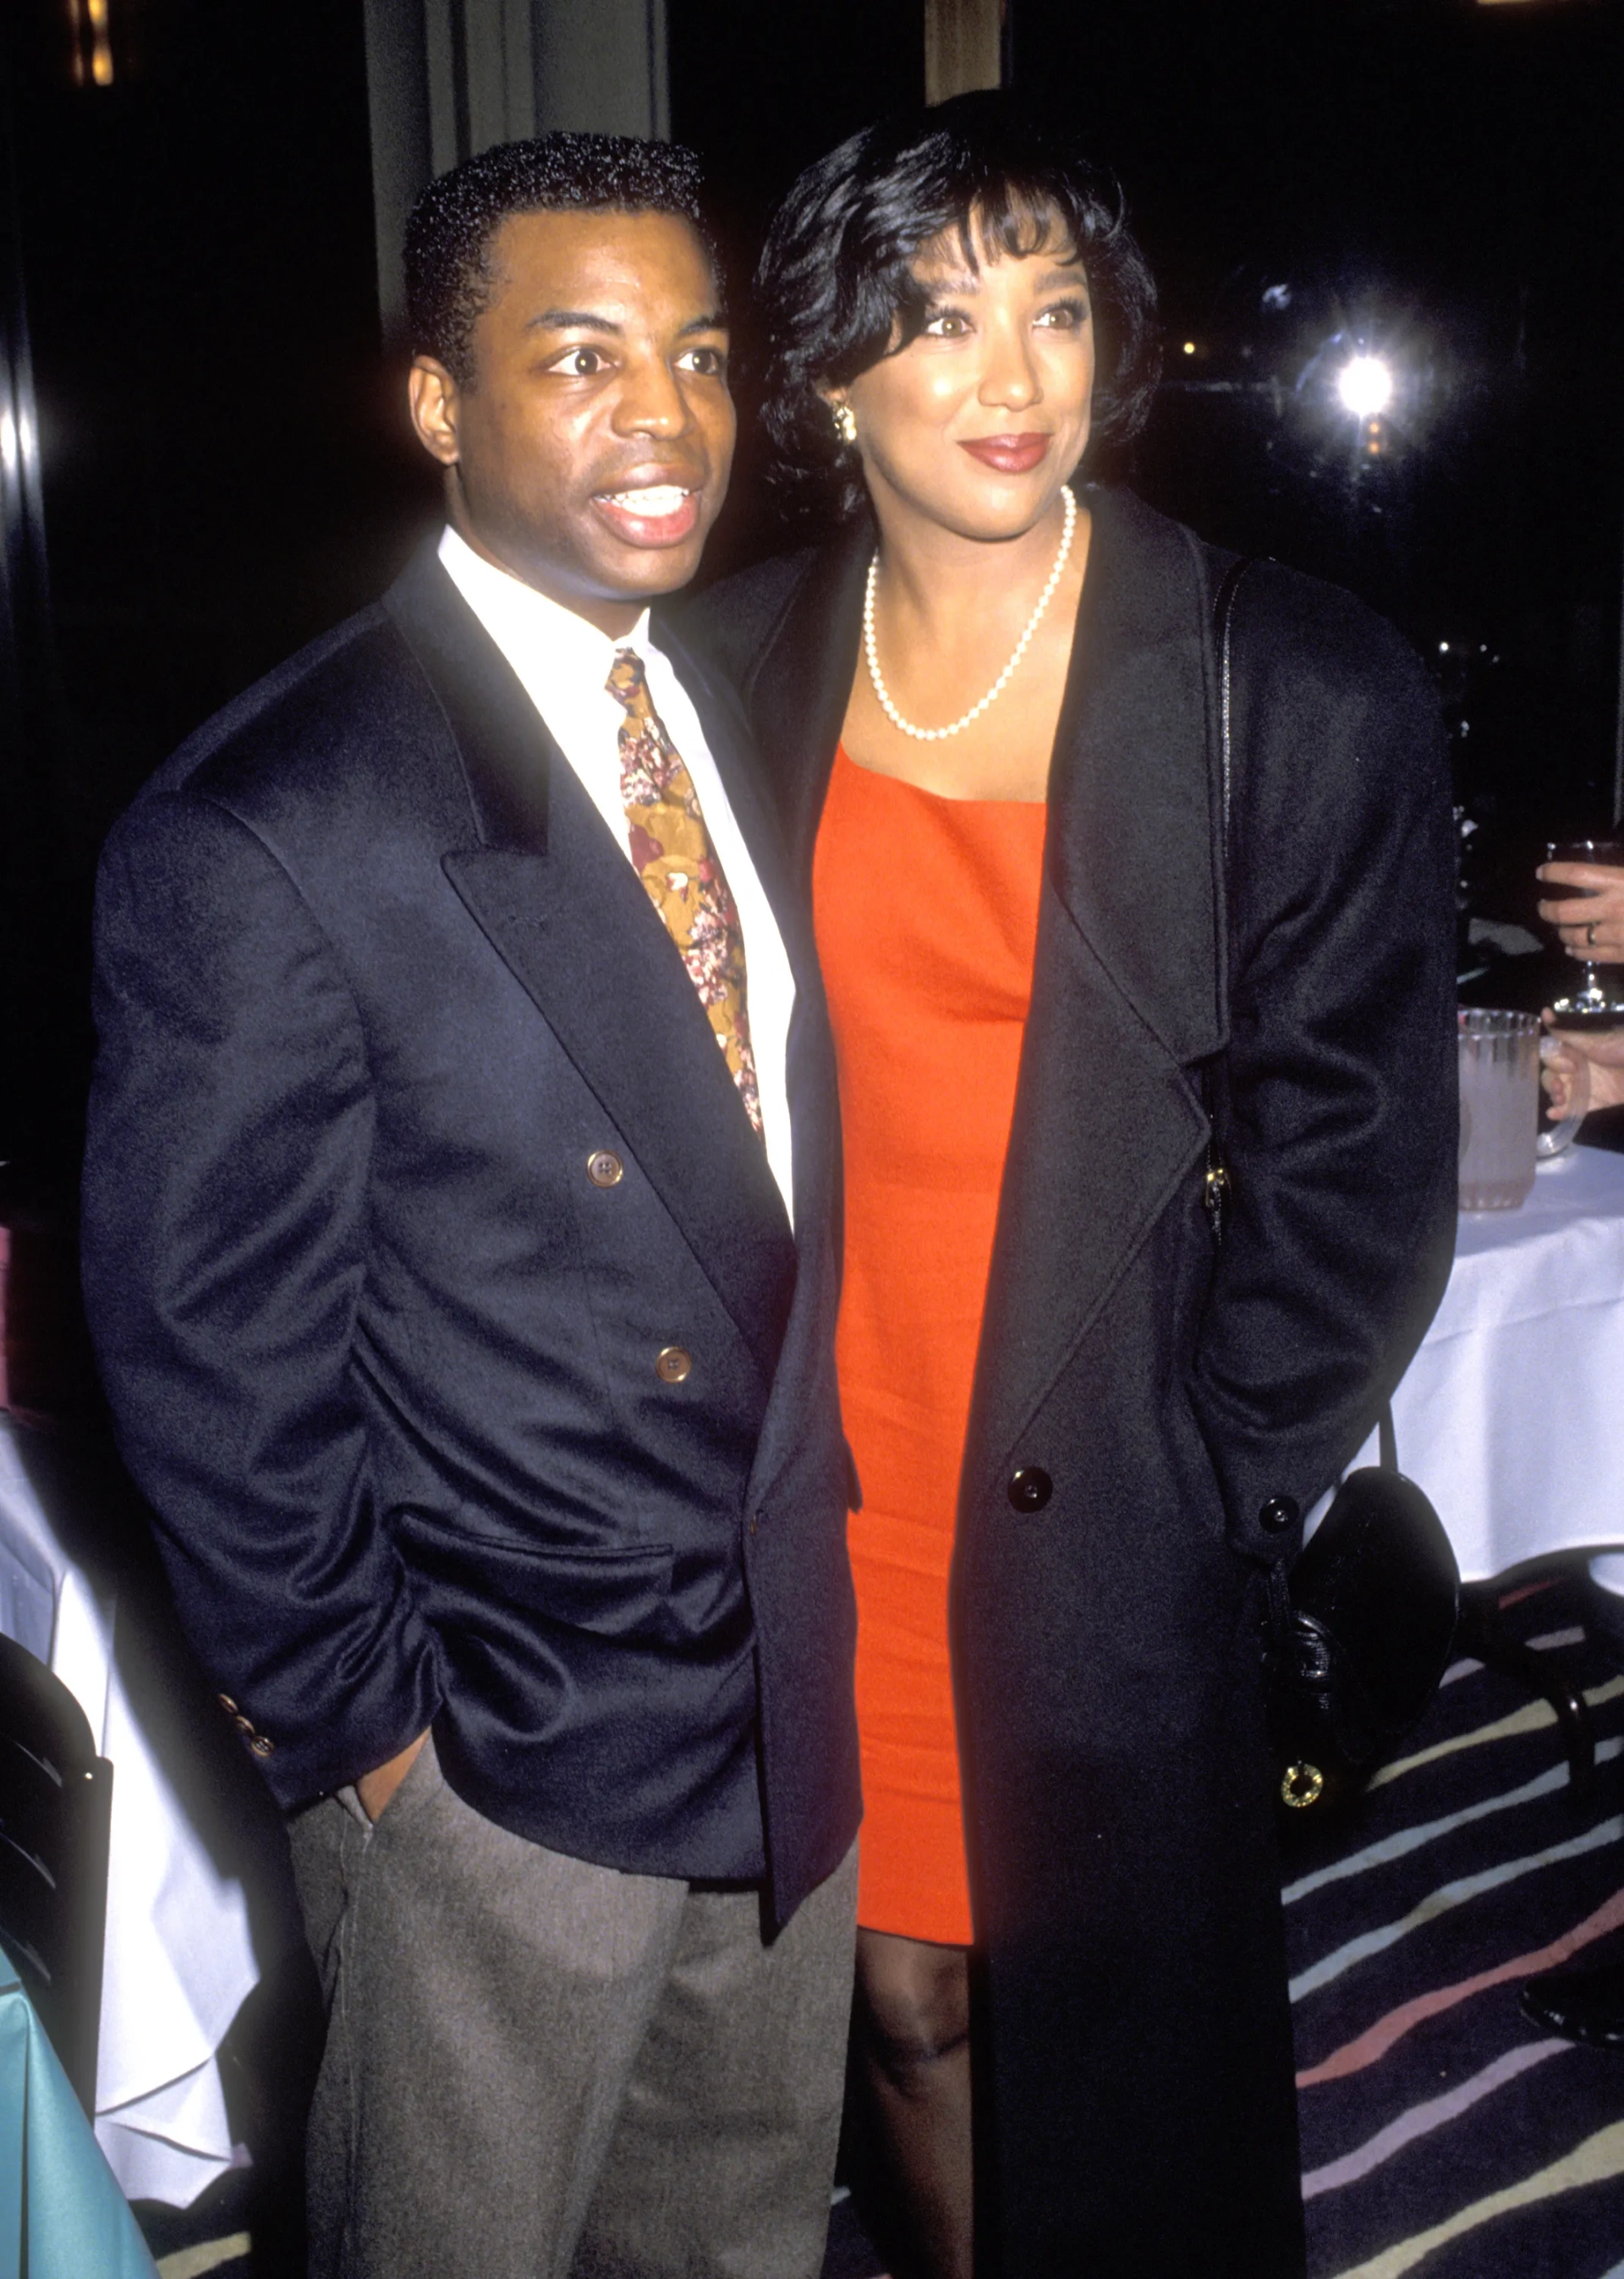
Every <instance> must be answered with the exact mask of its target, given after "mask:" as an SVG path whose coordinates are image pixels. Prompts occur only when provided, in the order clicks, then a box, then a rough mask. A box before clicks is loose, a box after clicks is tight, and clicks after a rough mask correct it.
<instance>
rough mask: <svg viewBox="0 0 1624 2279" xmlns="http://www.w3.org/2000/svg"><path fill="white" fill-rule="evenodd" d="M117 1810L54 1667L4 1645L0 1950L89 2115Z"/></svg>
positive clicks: (0, 1665)
mask: <svg viewBox="0 0 1624 2279" xmlns="http://www.w3.org/2000/svg"><path fill="white" fill-rule="evenodd" d="M111 1806H112V1767H111V1764H109V1762H108V1761H107V1760H106V1758H105V1757H98V1756H97V1754H96V1743H95V1740H94V1739H93V1738H92V1736H91V1732H90V1727H89V1724H88V1722H87V1720H86V1717H85V1713H84V1711H83V1710H82V1709H81V1708H80V1706H79V1704H78V1702H77V1701H75V1700H74V1699H73V1695H72V1694H71V1693H70V1692H68V1690H67V1687H66V1686H65V1685H64V1684H63V1683H62V1681H61V1680H60V1678H57V1677H53V1676H52V1675H51V1673H50V1670H49V1669H46V1667H45V1665H44V1663H43V1662H42V1661H38V1660H36V1658H35V1657H34V1655H33V1654H29V1653H28V1652H27V1649H26V1648H25V1647H23V1646H19V1645H18V1644H17V1643H16V1642H15V1640H14V1639H11V1638H0V1947H4V1950H5V1953H6V1955H7V1957H8V1959H9V1960H10V1961H11V1964H12V1965H13V1967H14V1968H15V1969H16V1971H17V1974H18V1976H19V1977H20V1979H21V1980H22V1983H23V1985H24V1988H25V1989H26V1991H27V1995H28V1998H29V1999H30V2000H31V2001H32V2003H33V2004H34V2009H35V2010H36V2011H37V2013H38V2014H39V2020H40V2023H41V2024H42V2026H43V2027H44V2029H45V2031H46V2033H47V2034H48V2035H49V2036H50V2042H51V2046H52V2047H53V2049H54V2050H55V2051H56V2053H57V2057H58V2058H59V2059H60V2060H61V2061H62V2069H63V2071H64V2073H65V2074H66V2076H67V2077H68V2079H69V2081H70V2082H71V2083H73V2090H74V2093H75V2095H76V2096H77V2097H78V2099H79V2101H80V2104H81V2105H82V2106H84V2108H85V2111H86V2112H87V2113H88V2114H94V2112H95V2109H96V2032H97V2028H98V2026H99V2024H100V2021H101V2011H102V1950H103V1944H104V1942H105V1938H106V1931H107V1839H108V1833H109V1828H110V1823H111Z"/></svg>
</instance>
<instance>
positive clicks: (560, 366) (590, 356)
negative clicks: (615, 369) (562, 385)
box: [552, 348, 603, 380]
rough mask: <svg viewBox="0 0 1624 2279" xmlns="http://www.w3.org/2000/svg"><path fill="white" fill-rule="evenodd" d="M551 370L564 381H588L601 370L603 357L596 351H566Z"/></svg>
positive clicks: (582, 349)
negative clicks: (560, 375) (557, 373)
mask: <svg viewBox="0 0 1624 2279" xmlns="http://www.w3.org/2000/svg"><path fill="white" fill-rule="evenodd" d="M552 368H553V370H554V371H555V372H562V373H563V376H564V378H565V379H566V380H590V379H591V378H592V377H593V375H594V373H595V372H601V371H602V370H603V357H602V355H601V352H600V351H599V350H598V349H586V348H581V349H565V350H564V352H563V355H562V356H561V357H559V358H558V359H557V360H556V362H555V364H554V365H553V367H552Z"/></svg>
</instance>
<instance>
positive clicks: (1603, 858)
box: [1539, 839, 1624, 1029]
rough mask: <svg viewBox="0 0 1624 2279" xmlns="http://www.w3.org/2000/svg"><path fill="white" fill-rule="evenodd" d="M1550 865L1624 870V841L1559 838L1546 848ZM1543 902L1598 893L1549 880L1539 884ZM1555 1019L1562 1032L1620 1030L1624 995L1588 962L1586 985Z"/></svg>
mask: <svg viewBox="0 0 1624 2279" xmlns="http://www.w3.org/2000/svg"><path fill="white" fill-rule="evenodd" d="M1545 860H1546V862H1547V863H1604V864H1605V865H1606V866H1607V867H1608V868H1609V869H1621V868H1624V840H1617V839H1558V840H1551V842H1550V843H1549V844H1548V845H1547V847H1546V848H1545ZM1539 889H1540V896H1541V899H1542V900H1543V901H1544V902H1577V901H1580V900H1582V898H1584V897H1585V896H1587V895H1590V894H1594V893H1595V891H1596V889H1595V888H1594V887H1591V886H1557V885H1556V884H1555V883H1554V882H1553V881H1551V879H1541V880H1540V881H1539ZM1551 1017H1552V1019H1553V1020H1554V1022H1555V1024H1556V1026H1557V1027H1558V1028H1559V1029H1616V1028H1617V1027H1618V1026H1619V1024H1620V1022H1624V994H1620V991H1619V989H1618V988H1616V987H1614V988H1608V987H1607V986H1605V983H1604V982H1603V980H1602V978H1601V968H1600V966H1599V965H1598V964H1597V963H1593V962H1592V961H1590V960H1589V959H1587V960H1586V961H1585V964H1584V986H1583V987H1582V988H1581V989H1576V990H1574V991H1573V992H1572V993H1571V994H1569V995H1567V996H1566V997H1559V998H1558V999H1557V1001H1556V1002H1555V1004H1554V1005H1552V1007H1551Z"/></svg>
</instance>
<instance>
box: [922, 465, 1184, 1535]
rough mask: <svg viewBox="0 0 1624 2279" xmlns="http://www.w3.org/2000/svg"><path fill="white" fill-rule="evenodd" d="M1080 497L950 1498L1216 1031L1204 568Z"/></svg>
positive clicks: (1012, 1433)
mask: <svg viewBox="0 0 1624 2279" xmlns="http://www.w3.org/2000/svg"><path fill="white" fill-rule="evenodd" d="M1090 503H1091V505H1092V509H1093V513H1094V527H1093V534H1092V541H1091V550H1090V559H1089V570H1088V579H1087V582H1086V587H1085V590H1084V600H1083V605H1082V609H1081V610H1080V612H1079V618H1078V624H1077V633H1076V642H1075V644H1074V648H1073V654H1072V667H1071V674H1070V679H1069V686H1068V690H1067V695H1066V700H1065V703H1064V706H1063V708H1062V711H1061V725H1060V730H1059V733H1058V736H1057V739H1056V745H1055V756H1054V763H1053V771H1052V775H1051V781H1050V794H1049V823H1048V838H1047V847H1046V859H1045V879H1044V887H1043V899H1042V903H1041V906H1040V912H1039V921H1038V954H1037V962H1036V966H1035V970H1034V973H1033V982H1032V1001H1031V1011H1030V1017H1029V1019H1028V1022H1027V1030H1026V1038H1025V1042H1024V1046H1023V1054H1022V1063H1021V1076H1020V1081H1019V1086H1018V1088H1017V1093H1016V1101H1015V1118H1014V1123H1013V1126H1012V1129H1011V1132H1010V1141H1009V1152H1008V1156H1007V1162H1006V1165H1005V1172H1004V1183H1003V1190H1002V1193H1001V1196H1000V1209H999V1222H998V1232H997V1236H996V1239H995V1242H994V1248H993V1257H992V1273H991V1278H990V1280H989V1285H988V1293H987V1304H986V1310H985V1314H984V1320H983V1326H982V1338H981V1346H980V1354H979V1361H978V1365H977V1391H976V1398H975V1402H974V1406H973V1409H972V1415H971V1420H970V1430H969V1442H968V1446H967V1449H966V1457H965V1470H964V1489H965V1493H966V1495H967V1496H969V1495H973V1494H976V1493H978V1492H980V1491H981V1489H982V1488H983V1487H984V1486H985V1485H986V1484H987V1481H988V1478H989V1476H991V1475H995V1474H996V1473H997V1472H998V1471H1000V1470H1001V1469H1002V1468H1003V1467H1004V1466H1005V1465H1006V1463H1007V1460H1008V1458H1009V1456H1010V1454H1011V1452H1012V1451H1013V1450H1014V1449H1015V1446H1016V1445H1017V1443H1018V1441H1019V1439H1020V1436H1021V1434H1022V1433H1023V1431H1024V1430H1025V1428H1026V1425H1027V1423H1028V1422H1029V1419H1030V1416H1031V1414H1032V1412H1033V1411H1034V1409H1035V1408H1037V1407H1038V1404H1039V1403H1040V1402H1041V1400H1043V1398H1044V1397H1045V1395H1046V1393H1047V1391H1048V1389H1049V1387H1050V1385H1052V1384H1053V1380H1054V1377H1055V1376H1056V1375H1057V1373H1058V1372H1059V1370H1061V1368H1062V1367H1063V1366H1064V1363H1065V1362H1066V1359H1067V1357H1068V1355H1069V1353H1070V1352H1071V1350H1072V1349H1073V1347H1075V1346H1076V1342H1077V1340H1078V1339H1079V1338H1080V1337H1082V1336H1083V1335H1084V1332H1085V1331H1087V1329H1088V1328H1089V1326H1090V1324H1091V1323H1092V1322H1093V1320H1094V1319H1095V1318H1096V1317H1097V1316H1098V1314H1099V1310H1100V1308H1102V1307H1103V1306H1104V1305H1105V1303H1106V1302H1107V1299H1108V1298H1109V1296H1110V1293H1111V1290H1112V1288H1113V1287H1114V1285H1115V1283H1116V1281H1117V1280H1118V1278H1120V1276H1121V1274H1122V1270H1124V1268H1125V1267H1126V1266H1127V1264H1128V1262H1129V1261H1130V1259H1131V1258H1132V1256H1133V1255H1134V1253H1135V1251H1136V1250H1137V1249H1138V1247H1139V1245H1140V1243H1141V1242H1142V1241H1143V1240H1144V1239H1145V1234H1146V1232H1148V1230H1149V1228H1150V1226H1151V1225H1152V1224H1153V1222H1154V1221H1155V1220H1156V1218H1157V1217H1159V1216H1161V1212H1162V1211H1163V1210H1164V1209H1166V1208H1167V1206H1168V1202H1169V1201H1171V1200H1172V1198H1173V1197H1174V1195H1175V1194H1176V1193H1177V1191H1178V1189H1179V1187H1180V1186H1181V1184H1182V1183H1183V1182H1184V1181H1185V1180H1187V1179H1190V1178H1192V1177H1194V1176H1195V1170H1196V1166H1197V1164H1198V1163H1199V1159H1200V1157H1201V1155H1202V1151H1203V1148H1204V1147H1205V1143H1206V1138H1207V1116H1206V1113H1205V1111H1204V1109H1203V1107H1202V1103H1201V1101H1200V1098H1199V1093H1198V1091H1197V1089H1196V1086H1195V1084H1194V1082H1193V1081H1192V1078H1191V1065H1190V1064H1191V1063H1197V1062H1199V1061H1201V1060H1204V1059H1205V1058H1207V1056H1208V1055H1211V1054H1214V1053H1215V1052H1217V1051H1219V1050H1220V1049H1221V1048H1222V1045H1223V1043H1224V1041H1225V1037H1224V1031H1223V1027H1222V1020H1223V1006H1222V1000H1223V992H1222V986H1221V981H1220V974H1221V970H1222V968H1221V960H1220V957H1219V955H1218V949H1217V945H1218V942H1219V940H1220V932H1219V919H1218V893H1217V882H1218V879H1219V877H1220V875H1221V873H1220V871H1219V868H1218V840H1217V837H1216V832H1217V828H1218V806H1217V766H1218V756H1217V752H1216V750H1215V748H1214V746H1215V737H1214V733H1213V731H1214V702H1213V698H1214V691H1213V687H1212V674H1211V656H1210V650H1211V642H1210V638H1209V635H1208V633H1207V608H1208V602H1207V589H1206V580H1205V576H1204V573H1203V571H1202V568H1201V565H1200V563H1199V557H1198V556H1197V555H1196V553H1195V551H1194V549H1193V547H1192V545H1191V541H1189V540H1188V539H1187V538H1186V536H1185V534H1184V532H1183V531H1182V530H1180V529H1179V527H1178V526H1176V525H1175V524H1172V523H1169V522H1166V521H1164V520H1163V519H1162V518H1161V517H1160V516H1158V515H1154V514H1153V513H1151V512H1150V510H1148V509H1146V508H1145V507H1143V506H1141V505H1140V504H1139V503H1138V502H1137V501H1136V500H1134V499H1132V498H1131V497H1129V496H1126V495H1122V494H1113V493H1096V494H1093V495H1092V497H1091V501H1090Z"/></svg>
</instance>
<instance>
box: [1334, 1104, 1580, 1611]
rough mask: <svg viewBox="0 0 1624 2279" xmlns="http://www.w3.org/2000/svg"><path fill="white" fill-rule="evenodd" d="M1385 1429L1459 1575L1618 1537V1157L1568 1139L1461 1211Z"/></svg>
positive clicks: (1369, 1449)
mask: <svg viewBox="0 0 1624 2279" xmlns="http://www.w3.org/2000/svg"><path fill="white" fill-rule="evenodd" d="M1393 1426H1394V1430H1395V1431H1396V1433H1397V1436H1398V1466H1399V1469H1400V1470H1401V1471H1404V1472H1407V1473H1408V1475H1409V1476H1410V1477H1411V1478H1412V1479H1413V1480H1414V1481H1415V1482H1416V1483H1417V1485H1419V1486H1421V1487H1422V1488H1424V1489H1425V1491H1426V1492H1427V1494H1428V1495H1429V1497H1430V1498H1431V1500H1432V1501H1433V1503H1434V1505H1435V1506H1436V1509H1437V1513H1438V1516H1439V1517H1440V1518H1441V1519H1442V1521H1443V1522H1444V1526H1445V1527H1446V1528H1447V1529H1448V1531H1449V1535H1450V1539H1451V1541H1452V1543H1453V1544H1454V1546H1455V1555H1456V1557H1457V1558H1458V1559H1459V1562H1460V1572H1461V1575H1462V1577H1464V1578H1465V1579H1466V1580H1467V1582H1478V1581H1482V1580H1485V1579H1486V1578H1487V1577H1490V1576H1492V1575H1498V1574H1502V1573H1504V1571H1505V1569H1506V1568H1508V1567H1515V1566H1517V1565H1519V1564H1520V1563H1521V1562H1522V1561H1524V1560H1528V1559H1537V1558H1540V1557H1543V1556H1545V1555H1547V1554H1551V1553H1553V1552H1559V1551H1575V1550H1584V1549H1588V1548H1590V1547H1592V1546H1605V1545H1610V1544H1611V1545H1616V1544H1624V1155H1605V1154H1603V1153H1602V1152H1601V1151H1600V1150H1599V1149H1597V1148H1592V1147H1576V1148H1574V1149H1573V1150H1572V1151H1571V1152H1570V1153H1569V1154H1567V1155H1559V1156H1558V1157H1557V1158H1555V1160H1554V1161H1552V1162H1551V1163H1542V1164H1541V1166H1540V1169H1539V1171H1538V1174H1537V1176H1536V1179H1535V1182H1534V1190H1533V1193H1531V1194H1530V1195H1529V1196H1528V1200H1527V1201H1526V1202H1524V1203H1523V1204H1522V1205H1521V1208H1520V1209H1516V1210H1513V1211H1470V1212H1463V1213H1462V1214H1461V1216H1460V1217H1459V1221H1458V1222H1457V1233H1456V1239H1455V1263H1454V1269H1453V1271H1452V1273H1451V1275H1450V1278H1449V1286H1448V1288H1447V1289H1446V1290H1445V1292H1444V1302H1443V1304H1442V1305H1441V1306H1440V1307H1439V1308H1438V1311H1437V1316H1436V1320H1435V1321H1434V1322H1433V1324H1432V1327H1431V1328H1430V1329H1429V1331H1428V1332H1427V1335H1426V1338H1425V1339H1424V1341H1423V1342H1422V1345H1421V1350H1420V1352H1419V1353H1418V1354H1416V1356H1415V1358H1414V1360H1413V1362H1411V1364H1410V1366H1409V1369H1408V1370H1407V1371H1406V1375H1405V1377H1404V1381H1403V1383H1402V1384H1401V1385H1399V1387H1398V1392H1397V1393H1395V1395H1394V1396H1393ZM1356 1461H1357V1462H1360V1463H1375V1461H1376V1442H1375V1435H1374V1434H1373V1435H1372V1436H1371V1439H1370V1440H1369V1442H1368V1443H1367V1446H1366V1447H1365V1449H1364V1450H1362V1451H1361V1453H1360V1456H1359V1457H1358V1458H1357V1459H1356ZM1611 1565H1612V1562H1609V1570H1610V1569H1611ZM1608 1579H1609V1580H1611V1572H1610V1571H1609V1574H1608Z"/></svg>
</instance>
